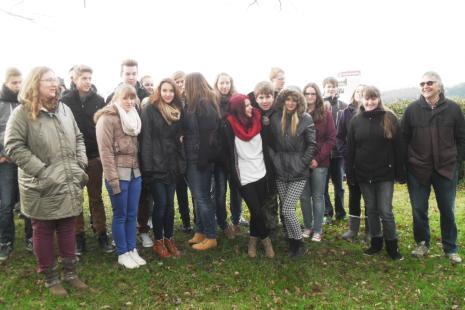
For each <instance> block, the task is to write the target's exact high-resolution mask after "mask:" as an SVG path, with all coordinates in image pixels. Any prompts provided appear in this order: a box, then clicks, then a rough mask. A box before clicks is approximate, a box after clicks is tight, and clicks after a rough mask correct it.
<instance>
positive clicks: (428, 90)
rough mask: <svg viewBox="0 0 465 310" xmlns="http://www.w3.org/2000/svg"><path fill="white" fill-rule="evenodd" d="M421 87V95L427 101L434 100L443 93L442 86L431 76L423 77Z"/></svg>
mask: <svg viewBox="0 0 465 310" xmlns="http://www.w3.org/2000/svg"><path fill="white" fill-rule="evenodd" d="M422 85H423V86H422ZM420 87H421V94H422V95H423V97H425V99H426V100H429V99H434V98H435V97H437V96H439V94H440V93H441V85H440V84H439V83H438V81H437V80H436V79H435V78H434V77H432V76H429V75H425V76H423V78H422V79H421V82H420Z"/></svg>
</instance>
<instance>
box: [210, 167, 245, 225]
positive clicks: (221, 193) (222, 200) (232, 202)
mask: <svg viewBox="0 0 465 310" xmlns="http://www.w3.org/2000/svg"><path fill="white" fill-rule="evenodd" d="M214 180H215V181H214V182H213V183H212V185H213V186H212V197H213V199H214V200H215V204H216V222H217V223H218V226H220V227H221V229H225V228H226V227H227V226H228V224H227V222H226V218H227V215H226V185H227V184H226V183H229V206H230V208H231V222H232V223H233V224H234V225H238V224H239V220H240V218H241V213H242V198H241V195H240V192H239V189H238V188H237V187H236V186H235V185H234V183H232V182H231V176H230V175H229V174H228V173H227V172H226V169H225V168H224V167H223V166H222V165H218V164H215V168H214Z"/></svg>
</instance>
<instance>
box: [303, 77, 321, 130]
mask: <svg viewBox="0 0 465 310" xmlns="http://www.w3.org/2000/svg"><path fill="white" fill-rule="evenodd" d="M309 87H311V88H313V89H314V90H315V93H316V102H315V110H313V112H312V113H310V114H311V115H312V117H313V121H314V122H315V123H319V122H320V121H324V120H325V118H326V111H325V107H324V105H323V97H321V91H320V88H319V87H318V85H317V84H316V83H308V84H307V85H305V86H304V91H303V94H304V96H305V92H306V91H307V88H309ZM305 100H307V98H305ZM307 112H308V105H307Z"/></svg>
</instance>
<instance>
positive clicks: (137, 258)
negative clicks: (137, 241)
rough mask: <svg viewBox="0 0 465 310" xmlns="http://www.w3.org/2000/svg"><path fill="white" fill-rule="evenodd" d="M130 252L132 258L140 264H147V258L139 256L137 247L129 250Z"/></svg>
mask: <svg viewBox="0 0 465 310" xmlns="http://www.w3.org/2000/svg"><path fill="white" fill-rule="evenodd" d="M128 253H129V256H131V258H132V260H133V261H135V262H136V263H137V264H138V265H139V266H144V265H147V262H146V261H145V259H143V258H142V257H140V256H139V253H138V252H137V249H134V250H132V251H129V252H128Z"/></svg>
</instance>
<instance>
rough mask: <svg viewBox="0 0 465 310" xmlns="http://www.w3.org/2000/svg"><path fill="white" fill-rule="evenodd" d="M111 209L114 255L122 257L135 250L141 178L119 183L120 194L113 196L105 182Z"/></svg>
mask: <svg viewBox="0 0 465 310" xmlns="http://www.w3.org/2000/svg"><path fill="white" fill-rule="evenodd" d="M105 186H106V188H107V191H108V194H109V196H110V200H111V207H112V209H113V222H112V225H111V230H112V232H113V240H115V244H116V254H118V255H122V254H124V253H126V252H129V251H132V250H134V249H135V248H136V230H137V209H138V207H139V198H140V191H141V186H142V178H141V177H137V178H134V179H132V180H131V181H119V186H120V188H121V193H119V194H116V195H113V191H112V189H111V186H110V184H109V183H108V182H107V181H105Z"/></svg>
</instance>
